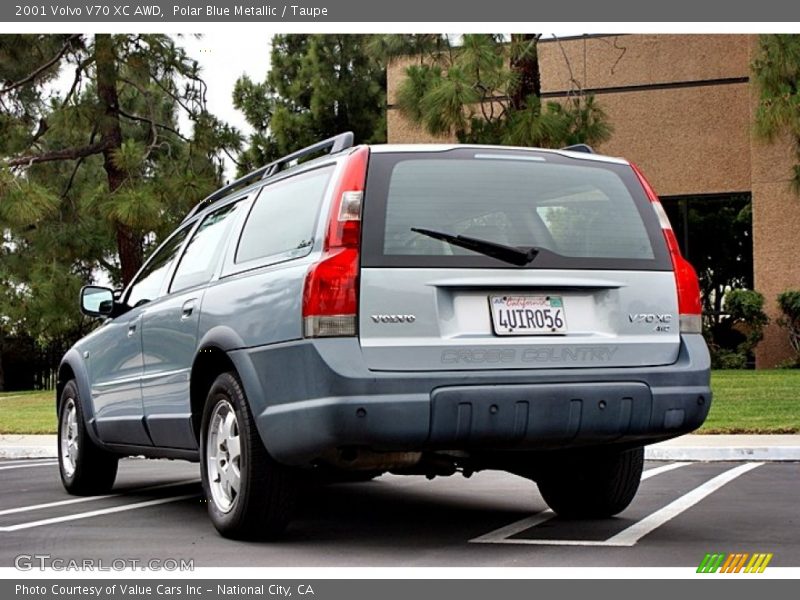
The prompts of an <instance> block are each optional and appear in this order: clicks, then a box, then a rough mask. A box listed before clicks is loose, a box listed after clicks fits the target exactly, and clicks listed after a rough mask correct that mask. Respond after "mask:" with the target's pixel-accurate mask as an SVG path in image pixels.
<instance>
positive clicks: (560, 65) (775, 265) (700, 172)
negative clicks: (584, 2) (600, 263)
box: [388, 35, 800, 367]
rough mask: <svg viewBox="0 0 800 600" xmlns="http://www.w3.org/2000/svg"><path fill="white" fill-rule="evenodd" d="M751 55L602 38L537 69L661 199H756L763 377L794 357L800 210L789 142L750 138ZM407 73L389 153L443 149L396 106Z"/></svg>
mask: <svg viewBox="0 0 800 600" xmlns="http://www.w3.org/2000/svg"><path fill="white" fill-rule="evenodd" d="M756 43H757V36H753V35H598V36H586V37H581V38H571V39H564V40H561V41H560V42H555V41H549V40H542V42H541V43H540V46H539V48H540V50H539V58H540V68H541V74H542V90H543V94H544V95H545V96H546V97H548V98H559V97H564V96H566V95H567V93H568V91H569V90H570V89H575V84H574V83H573V84H572V85H571V84H570V80H571V79H574V80H576V81H577V82H578V83H579V85H580V87H582V88H583V89H584V90H586V91H590V92H593V93H594V94H595V95H596V97H597V100H598V102H599V103H600V104H601V106H602V108H603V110H604V111H605V112H606V113H607V115H608V117H609V120H610V122H611V124H612V125H613V127H614V133H613V135H612V137H611V139H610V141H608V142H607V143H605V144H603V145H602V146H600V147H599V148H597V150H598V151H599V152H602V153H604V154H610V155H618V156H624V157H625V158H628V159H630V160H631V161H633V162H635V163H637V165H639V166H640V167H641V168H642V170H643V171H644V172H645V173H646V174H647V176H648V178H649V179H650V181H651V183H652V184H653V186H654V187H655V189H656V191H657V192H658V194H659V195H660V196H662V197H686V196H693V197H696V196H705V195H719V194H739V193H741V194H750V195H751V196H752V208H753V225H752V227H753V231H752V240H753V275H754V283H755V289H757V290H758V291H760V292H761V293H763V294H764V296H765V298H766V299H767V313H768V314H769V316H770V318H771V320H772V323H771V324H770V326H769V327H768V329H767V332H766V336H765V339H764V341H763V342H762V343H761V344H760V345H759V348H758V351H757V364H758V366H759V367H770V366H774V365H775V364H777V363H779V362H780V361H782V360H784V359H786V358H787V357H789V356H790V355H791V349H790V347H789V343H788V340H787V335H786V332H785V330H782V329H780V328H779V327H778V325H777V324H775V320H776V319H777V318H778V316H779V310H778V307H777V303H776V301H775V297H776V295H777V294H778V293H779V292H781V291H783V290H785V289H787V288H800V260H798V250H799V249H800V243H798V238H799V237H800V235H799V234H800V198H798V197H797V196H796V195H795V194H794V193H793V192H792V190H791V188H790V185H789V181H790V178H791V168H792V165H793V164H794V159H795V154H794V150H793V147H792V145H791V143H790V141H789V140H784V141H781V142H776V143H771V144H767V143H765V142H763V141H762V140H760V139H758V138H757V137H756V136H755V135H754V134H753V125H752V123H753V113H754V110H755V106H756V99H757V98H756V92H755V91H754V89H753V87H752V86H751V84H750V64H751V62H752V58H753V53H754V51H755V50H756ZM565 56H566V59H565ZM405 64H406V63H405V62H403V61H398V62H396V63H394V64H393V65H392V66H391V67H390V70H389V76H388V96H389V98H388V102H389V111H388V138H389V142H392V143H408V142H428V141H441V140H439V139H437V138H433V137H432V136H430V135H429V134H428V133H427V132H425V131H424V130H422V129H420V128H419V127H417V126H415V125H414V124H412V123H409V122H408V121H407V120H406V119H405V118H404V117H403V116H402V115H401V114H400V112H399V111H398V110H397V108H396V106H395V104H394V102H395V95H396V92H397V89H398V86H399V84H400V83H401V81H402V80H403V77H404V72H405V69H404V68H405Z"/></svg>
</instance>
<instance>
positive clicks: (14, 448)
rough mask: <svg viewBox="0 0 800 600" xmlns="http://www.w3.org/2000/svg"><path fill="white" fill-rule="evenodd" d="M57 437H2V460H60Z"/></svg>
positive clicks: (0, 441)
mask: <svg viewBox="0 0 800 600" xmlns="http://www.w3.org/2000/svg"><path fill="white" fill-rule="evenodd" d="M57 444H58V439H57V437H56V436H55V435H0V458H58V445H57Z"/></svg>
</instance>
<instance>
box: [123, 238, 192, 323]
mask: <svg viewBox="0 0 800 600" xmlns="http://www.w3.org/2000/svg"><path fill="white" fill-rule="evenodd" d="M189 230H191V227H184V228H183V229H181V230H180V231H178V232H177V233H176V234H174V235H173V236H172V237H171V238H169V239H168V240H167V241H166V242H165V243H164V245H163V246H161V247H160V248H159V249H158V250H156V253H155V254H154V255H153V258H152V259H151V260H150V261H149V262H148V263H147V265H146V266H145V268H144V270H142V272H141V273H139V276H138V277H137V278H136V280H135V281H134V283H133V285H131V287H130V290H129V291H128V297H127V298H126V300H125V304H127V305H128V306H130V307H131V308H134V307H136V306H141V305H142V304H145V303H146V302H150V301H151V300H155V299H156V298H157V297H158V293H159V292H160V291H161V286H162V284H163V283H164V278H165V277H166V276H167V273H168V272H169V269H170V267H171V266H172V263H174V262H175V259H176V258H177V256H178V251H179V250H180V249H181V245H182V244H183V241H184V240H185V239H186V236H187V235H188V234H189Z"/></svg>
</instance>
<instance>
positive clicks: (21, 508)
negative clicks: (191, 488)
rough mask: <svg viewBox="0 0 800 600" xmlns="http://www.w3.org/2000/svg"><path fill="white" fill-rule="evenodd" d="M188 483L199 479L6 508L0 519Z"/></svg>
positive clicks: (196, 481)
mask: <svg viewBox="0 0 800 600" xmlns="http://www.w3.org/2000/svg"><path fill="white" fill-rule="evenodd" d="M189 483H200V480H199V479H185V480H183V481H173V482H170V483H161V484H158V485H150V486H147V487H142V488H132V489H130V490H127V491H125V492H119V493H117V494H105V495H103V496H83V497H81V498H70V499H69V500H59V501H57V502H45V503H44V504H32V505H31V506H19V507H17V508H6V509H4V510H0V517H2V516H5V515H13V514H16V513H22V512H30V511H34V510H41V509H43V508H53V507H54V506H66V505H68V504H79V503H81V502H93V501H95V500H105V499H106V498H119V497H123V496H127V495H129V494H131V493H134V492H135V493H139V492H148V491H152V490H159V489H163V488H168V487H175V486H178V485H186V484H189Z"/></svg>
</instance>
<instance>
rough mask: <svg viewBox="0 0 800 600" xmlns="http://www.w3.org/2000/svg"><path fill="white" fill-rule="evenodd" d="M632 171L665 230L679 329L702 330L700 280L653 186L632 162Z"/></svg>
mask: <svg viewBox="0 0 800 600" xmlns="http://www.w3.org/2000/svg"><path fill="white" fill-rule="evenodd" d="M631 168H633V172H634V173H636V177H638V179H639V183H641V184H642V187H643V188H644V191H645V193H646V194H647V197H648V199H649V200H650V203H651V204H652V205H653V209H654V210H655V211H656V215H658V222H659V223H660V224H661V231H663V232H664V239H665V240H666V241H667V248H668V249H669V255H670V258H671V259H672V269H673V271H674V272H675V285H676V287H677V289H678V313H679V315H680V317H679V319H680V331H681V333H701V332H702V330H703V323H702V313H703V305H702V302H701V300H700V282H699V281H698V279H697V273H695V270H694V267H692V265H691V264H690V263H689V261H688V260H686V259H685V258H684V257H683V256H682V255H681V250H680V247H679V246H678V238H676V237H675V232H674V231H673V230H672V225H671V224H670V222H669V218H668V217H667V213H666V211H665V210H664V207H663V206H662V205H661V201H660V200H659V199H658V196H657V195H656V193H655V190H653V187H652V186H651V185H650V183H649V182H648V181H647V179H646V178H645V176H644V174H642V172H641V171H640V170H639V169H638V168H637V167H636V165H634V164H631Z"/></svg>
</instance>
